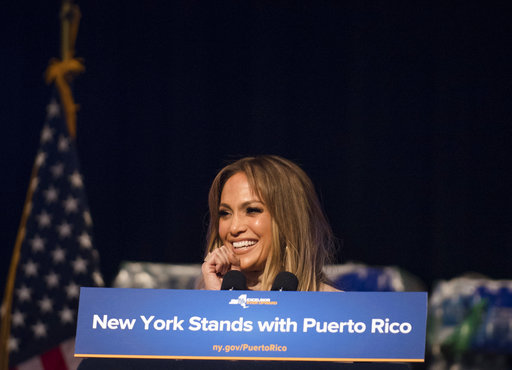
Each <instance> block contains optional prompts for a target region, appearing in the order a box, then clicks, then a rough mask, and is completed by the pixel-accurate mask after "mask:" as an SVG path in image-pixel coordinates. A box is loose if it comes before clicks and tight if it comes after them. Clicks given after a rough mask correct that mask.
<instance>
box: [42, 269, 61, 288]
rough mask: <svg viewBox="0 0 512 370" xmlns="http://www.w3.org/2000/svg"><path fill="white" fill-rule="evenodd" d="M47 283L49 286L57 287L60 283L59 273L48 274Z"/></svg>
mask: <svg viewBox="0 0 512 370" xmlns="http://www.w3.org/2000/svg"><path fill="white" fill-rule="evenodd" d="M45 280H46V285H48V288H55V287H56V286H58V285H59V275H57V274H56V273H55V272H53V271H52V272H50V273H49V274H48V275H46V276H45Z"/></svg>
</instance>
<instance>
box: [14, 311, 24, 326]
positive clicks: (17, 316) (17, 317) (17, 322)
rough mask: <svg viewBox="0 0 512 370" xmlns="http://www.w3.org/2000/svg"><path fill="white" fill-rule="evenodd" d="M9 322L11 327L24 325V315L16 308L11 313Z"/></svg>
mask: <svg viewBox="0 0 512 370" xmlns="http://www.w3.org/2000/svg"><path fill="white" fill-rule="evenodd" d="M11 323H12V326H13V327H17V326H23V325H25V315H24V314H22V313H21V312H20V311H19V310H16V311H14V312H13V313H12V315H11Z"/></svg>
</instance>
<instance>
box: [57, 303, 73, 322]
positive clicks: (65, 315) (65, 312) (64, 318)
mask: <svg viewBox="0 0 512 370" xmlns="http://www.w3.org/2000/svg"><path fill="white" fill-rule="evenodd" d="M59 316H60V321H61V322H62V323H63V324H68V323H70V324H71V323H73V321H74V316H75V313H74V311H73V310H71V309H70V308H69V307H67V306H64V308H63V309H62V310H61V311H60V312H59Z"/></svg>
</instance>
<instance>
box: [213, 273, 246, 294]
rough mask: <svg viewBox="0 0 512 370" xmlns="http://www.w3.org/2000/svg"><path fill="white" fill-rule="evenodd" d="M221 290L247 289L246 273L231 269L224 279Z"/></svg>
mask: <svg viewBox="0 0 512 370" xmlns="http://www.w3.org/2000/svg"><path fill="white" fill-rule="evenodd" d="M220 290H247V281H246V280H245V275H244V274H242V273H241V272H240V271H237V270H231V271H229V272H228V273H227V274H226V275H224V278H223V279H222V285H221V287H220Z"/></svg>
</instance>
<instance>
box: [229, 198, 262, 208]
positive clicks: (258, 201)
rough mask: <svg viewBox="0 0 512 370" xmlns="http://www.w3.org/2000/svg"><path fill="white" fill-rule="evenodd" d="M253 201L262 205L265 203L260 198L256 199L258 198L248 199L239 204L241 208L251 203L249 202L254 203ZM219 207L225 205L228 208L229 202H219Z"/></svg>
mask: <svg viewBox="0 0 512 370" xmlns="http://www.w3.org/2000/svg"><path fill="white" fill-rule="evenodd" d="M254 203H259V204H261V205H263V206H264V205H265V203H263V202H262V201H261V200H258V199H251V200H248V201H245V202H243V203H242V204H241V205H240V207H241V208H245V207H247V206H249V205H251V204H254ZM220 207H225V208H229V209H231V207H230V206H229V204H226V203H221V204H219V208H220Z"/></svg>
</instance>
